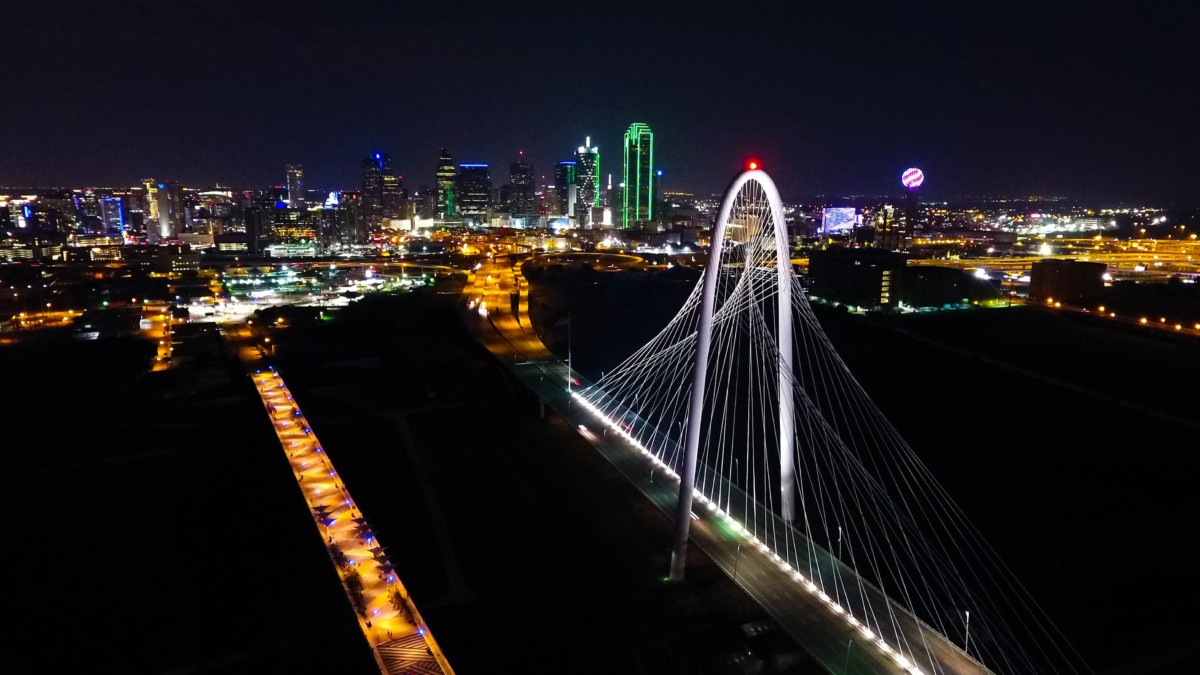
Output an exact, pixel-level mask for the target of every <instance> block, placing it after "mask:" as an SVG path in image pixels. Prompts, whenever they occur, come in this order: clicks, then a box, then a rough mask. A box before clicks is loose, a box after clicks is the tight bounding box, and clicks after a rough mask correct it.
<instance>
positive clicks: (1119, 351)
mask: <svg viewBox="0 0 1200 675" xmlns="http://www.w3.org/2000/svg"><path fill="white" fill-rule="evenodd" d="M687 290H688V284H687V283H686V282H677V283H674V284H669V283H668V284H660V285H657V286H654V287H653V288H641V287H639V288H624V289H623V288H619V287H618V288H613V287H605V286H596V287H593V288H591V289H586V288H585V289H578V288H577V289H570V288H568V287H559V288H555V289H546V288H541V289H539V292H538V293H537V294H536V297H535V303H534V304H535V307H534V313H535V318H539V319H540V320H542V321H547V320H549V321H550V322H551V323H549V324H548V325H553V324H552V322H553V321H556V320H557V318H556V316H557V315H558V313H560V312H562V311H564V310H565V308H567V307H569V306H571V305H574V307H575V310H574V313H573V326H574V337H575V339H574V341H573V342H574V344H573V348H574V357H575V363H576V366H577V367H579V368H581V369H582V370H583V371H584V372H586V373H589V374H593V375H594V374H597V371H599V370H602V369H606V368H611V367H612V366H613V365H615V363H616V362H617V361H618V360H619V359H620V358H621V357H623V356H624V355H625V354H627V353H629V351H632V349H633V348H635V347H637V346H638V345H640V344H641V343H642V342H644V341H645V340H646V339H648V338H649V337H650V336H651V335H653V333H654V332H656V331H657V330H658V328H659V327H660V326H661V324H662V323H664V322H665V321H666V320H667V319H668V318H669V317H670V315H671V314H672V313H673V312H674V310H675V308H677V307H678V303H679V302H680V301H681V300H682V297H683V296H684V295H686V292H687ZM453 303H454V297H453V295H446V296H436V295H428V296H424V297H401V298H380V299H369V301H364V304H362V305H359V306H358V307H357V311H355V312H351V313H348V314H345V315H342V316H339V317H338V318H337V320H335V321H332V322H328V323H327V324H326V325H323V326H308V327H298V328H295V329H287V330H284V331H280V332H279V333H278V335H277V338H278V340H279V341H280V343H281V348H280V359H279V361H280V368H281V370H282V371H283V373H284V376H285V377H286V378H287V381H288V383H289V385H290V386H291V387H292V388H293V389H294V390H295V391H296V392H297V398H298V400H299V402H300V404H301V405H302V406H303V408H304V411H305V413H306V414H307V416H308V417H309V419H310V420H311V421H312V423H313V425H314V426H315V428H316V430H317V431H318V433H320V435H321V438H322V441H323V443H324V444H325V446H326V447H327V449H328V451H329V453H330V456H331V458H333V460H334V462H336V463H337V465H338V467H339V469H340V470H341V472H342V473H343V475H344V476H345V478H346V480H347V483H348V485H349V487H350V489H351V491H352V492H353V493H354V494H355V497H356V499H357V500H358V501H359V502H360V504H361V505H362V507H363V510H364V512H365V513H366V515H367V516H368V518H370V519H371V521H372V525H373V527H374V529H375V530H376V531H377V532H378V534H379V536H380V538H381V540H382V541H383V543H384V544H385V545H386V546H387V547H388V549H389V551H390V553H391V555H392V557H393V559H394V560H395V561H397V563H398V564H399V566H400V572H401V575H402V577H403V578H404V580H405V582H406V584H407V585H408V586H409V588H410V590H411V591H412V592H413V595H414V597H415V598H416V600H417V602H418V603H419V605H420V606H421V608H422V612H423V613H424V614H425V616H426V618H427V619H428V621H429V622H430V624H431V626H432V627H433V629H434V631H435V633H436V634H437V636H438V638H439V640H440V641H441V642H442V643H443V646H444V647H445V650H446V652H447V653H448V654H449V655H450V657H451V659H452V662H453V663H454V664H455V666H456V667H457V668H458V669H459V671H460V672H462V673H471V672H647V673H650V672H712V673H724V672H727V673H740V672H747V673H750V672H811V670H812V668H811V665H810V664H806V663H805V662H804V661H803V660H802V658H801V657H800V656H799V654H798V651H797V649H796V648H795V647H794V646H792V645H790V644H789V643H788V641H787V640H786V639H784V638H783V637H782V636H780V635H779V633H778V631H776V630H773V628H772V625H771V624H770V622H769V621H765V617H764V616H763V614H762V612H761V611H760V610H759V609H758V608H757V607H756V606H755V605H754V604H753V603H751V602H750V601H749V600H748V599H747V598H746V597H745V596H744V595H743V594H741V593H740V592H739V591H738V590H737V589H736V588H734V587H732V586H731V584H729V582H728V581H727V580H726V579H724V578H723V577H722V576H720V575H719V574H718V573H717V572H716V571H715V570H713V569H712V568H711V567H709V566H707V565H705V564H704V560H703V559H702V558H699V557H697V558H695V559H694V563H695V566H694V568H693V569H692V570H690V572H689V575H690V578H689V582H688V584H687V586H686V587H684V588H679V587H673V586H670V585H667V584H664V583H663V582H662V580H661V577H662V575H663V572H664V570H665V568H666V561H667V550H666V549H667V542H668V540H669V536H668V529H667V523H666V519H665V518H664V517H662V515H661V514H659V513H658V512H656V511H653V510H652V509H651V508H650V507H648V506H647V505H646V504H644V503H642V501H641V500H640V499H639V498H638V496H637V495H636V494H634V493H633V491H632V490H631V489H630V488H629V487H628V486H627V485H625V484H624V482H623V480H622V479H620V478H618V477H616V476H615V475H614V474H613V473H612V471H611V470H610V469H609V468H608V467H607V465H606V464H604V462H603V460H601V459H600V458H599V457H598V456H597V455H596V454H595V453H594V452H593V451H592V450H591V449H590V446H588V445H587V444H586V443H584V442H583V441H582V440H581V439H580V438H579V437H578V435H577V434H575V432H574V431H573V430H571V429H567V428H564V426H563V425H562V424H561V423H560V422H558V421H556V420H555V419H554V418H553V417H550V418H547V419H545V420H543V419H541V418H540V417H539V416H538V414H537V407H536V405H535V404H534V402H532V401H530V400H529V397H528V395H527V394H525V393H524V392H523V391H521V390H520V388H519V387H517V386H516V385H515V384H513V382H512V381H511V380H510V379H509V378H507V377H506V376H505V375H504V373H503V371H502V370H501V369H500V368H499V366H497V365H496V364H495V363H494V362H492V361H491V360H490V358H489V357H488V356H487V355H486V354H485V353H483V352H482V351H481V350H480V349H479V348H478V347H477V346H476V345H474V343H473V341H472V340H471V339H470V338H469V336H468V335H467V334H466V333H465V332H464V331H463V329H462V327H461V324H460V323H459V320H458V317H457V315H456V314H455V313H454V310H453V308H452V305H453ZM821 315H822V319H823V322H824V324H825V325H826V327H827V330H828V331H829V333H830V335H831V337H832V339H833V340H834V342H835V344H836V345H837V347H838V349H839V351H840V353H841V354H842V355H843V357H844V358H845V359H846V361H847V363H848V364H849V365H850V367H851V368H852V369H853V370H854V372H855V373H856V374H857V375H858V377H859V379H860V380H861V381H862V383H863V384H864V386H865V387H866V388H867V390H868V391H870V392H871V393H872V395H873V397H874V398H875V400H876V401H877V402H878V403H879V404H880V405H881V406H882V407H883V409H884V410H885V412H886V413H887V414H888V415H889V417H890V418H891V419H892V420H893V421H894V422H895V423H896V425H897V426H898V427H899V428H900V430H901V432H902V433H903V434H904V436H905V438H907V439H908V440H909V442H910V443H911V444H912V445H913V446H914V448H916V449H917V451H918V452H919V453H920V454H921V456H922V457H923V458H924V459H925V461H926V462H927V463H928V464H929V465H930V467H931V468H932V469H933V471H934V472H935V474H936V475H938V476H939V477H940V478H941V480H942V482H943V483H944V484H945V485H947V486H948V488H949V489H950V491H951V492H952V493H953V494H954V496H955V497H956V498H957V499H958V500H959V502H960V503H961V504H962V505H963V507H964V508H965V509H966V510H967V512H968V513H969V514H970V515H971V517H972V518H973V520H974V521H975V522H976V523H977V525H978V526H979V527H980V528H981V529H982V530H983V531H984V532H985V533H986V535H987V536H988V538H989V539H990V540H991V541H992V542H993V544H994V545H995V546H996V547H997V549H998V550H999V551H1000V552H1001V554H1002V556H1003V557H1004V558H1005V560H1006V561H1007V562H1008V563H1009V564H1010V565H1011V566H1012V567H1013V568H1014V570H1015V571H1016V572H1017V574H1018V576H1020V578H1022V579H1023V580H1024V581H1025V582H1026V583H1027V585H1028V586H1029V588H1030V590H1031V592H1032V593H1033V594H1034V596H1035V597H1037V598H1038V599H1039V601H1041V603H1042V604H1043V606H1044V607H1045V609H1046V610H1047V612H1049V613H1050V615H1051V616H1052V617H1054V618H1055V620H1056V622H1057V623H1058V625H1059V627H1060V628H1061V629H1062V630H1063V631H1064V632H1065V633H1066V634H1067V635H1068V636H1069V637H1070V639H1071V641H1072V642H1073V643H1074V644H1075V645H1076V646H1077V647H1078V648H1079V649H1080V651H1082V652H1083V654H1084V656H1085V657H1086V658H1087V659H1088V660H1089V661H1090V662H1091V663H1092V665H1093V666H1094V667H1095V669H1096V670H1097V672H1101V673H1113V674H1117V673H1124V674H1134V673H1146V674H1162V673H1177V672H1178V673H1190V672H1196V671H1197V654H1198V653H1200V644H1197V641H1196V639H1195V638H1194V637H1193V636H1194V635H1196V634H1197V632H1198V629H1200V625H1198V624H1200V620H1197V619H1194V618H1189V617H1193V616H1194V614H1193V613H1192V612H1190V611H1188V608H1190V607H1194V606H1195V605H1196V601H1197V600H1200V592H1197V591H1196V590H1195V589H1194V588H1192V587H1191V585H1189V584H1188V583H1187V579H1188V578H1189V574H1190V572H1191V570H1193V569H1195V567H1196V564H1197V562H1200V560H1197V555H1196V554H1195V553H1194V552H1193V548H1194V547H1193V546H1192V545H1191V544H1192V540H1193V539H1194V536H1193V535H1192V529H1193V528H1192V527H1191V521H1192V520H1193V519H1194V516H1195V514H1196V511H1197V507H1196V505H1195V500H1194V496H1193V494H1194V486H1193V483H1194V481H1195V476H1196V475H1197V469H1198V468H1200V466H1198V464H1200V460H1197V459H1196V458H1195V451H1194V447H1195V445H1196V444H1195V439H1196V437H1197V429H1196V428H1195V420H1196V419H1197V415H1196V410H1197V404H1198V403H1200V398H1198V393H1197V392H1198V391H1200V390H1198V389H1197V388H1196V386H1195V383H1196V382H1198V381H1200V359H1198V358H1197V352H1196V347H1197V345H1196V344H1194V343H1193V342H1189V341H1186V340H1180V339H1178V338H1172V337H1170V336H1165V335H1162V334H1156V335H1150V334H1148V333H1138V332H1136V331H1135V330H1134V331H1122V330H1120V329H1114V328H1113V327H1111V326H1098V325H1096V324H1092V323H1089V322H1088V320H1087V319H1086V318H1083V317H1079V318H1072V317H1067V316H1063V315H1058V314H1054V313H1051V312H1048V311H1045V310H1040V309H1037V310H986V311H980V312H966V313H945V314H938V315H928V316H907V317H894V318H877V319H864V318H862V317H851V316H846V315H842V314H838V313H833V312H826V311H822V312H821ZM564 338H565V335H558V334H555V333H553V331H551V334H549V335H548V339H549V341H550V342H551V343H552V344H555V345H558V346H563V345H564V344H565V340H564ZM289 354H290V356H289ZM144 365H145V357H144V354H142V353H140V352H139V351H138V348H137V347H136V346H134V345H132V344H131V343H127V342H108V343H95V344H80V343H74V342H71V341H69V340H65V339H51V338H47V339H46V340H39V341H35V342H33V343H31V344H20V345H15V346H10V347H5V348H2V349H0V368H3V369H4V370H3V371H2V372H3V373H4V374H5V380H4V385H5V386H4V387H3V388H2V390H0V414H2V415H3V421H4V435H3V444H2V445H3V447H4V449H5V450H6V451H7V452H5V460H6V461H5V463H4V465H3V468H2V469H0V473H2V475H3V477H4V478H5V484H6V485H8V486H11V492H10V493H9V494H10V495H11V497H12V498H11V499H10V502H9V503H10V505H11V507H12V509H11V510H12V511H13V514H14V518H13V519H12V520H13V522H14V527H13V528H11V530H10V533H11V534H10V540H9V541H10V547H9V549H8V550H9V560H10V561H11V562H13V563H14V564H15V566H16V568H17V569H18V573H17V574H13V575H11V576H10V583H9V590H8V591H7V592H6V593H7V595H6V598H5V600H6V602H5V607H6V610H7V611H8V615H10V616H12V617H14V618H15V619H16V621H17V624H18V625H19V626H20V628H18V629H17V630H16V631H10V632H8V633H6V634H5V648H6V653H7V654H8V655H9V657H8V658H9V659H10V661H11V662H12V663H17V664H30V665H29V666H28V667H26V668H22V669H21V670H22V671H26V670H27V671H32V672H58V671H62V670H68V669H77V668H78V669H83V668H87V669H90V670H99V671H101V672H133V673H143V672H144V673H155V672H177V673H191V672H221V673H225V672H277V671H288V672H321V673H328V672H364V673H366V672H372V671H373V670H374V666H373V663H372V662H371V659H370V657H369V654H368V652H367V650H366V646H365V642H364V641H363V640H362V638H361V636H360V635H358V633H357V631H356V629H355V626H354V621H353V615H352V613H351V610H350V608H349V604H348V603H347V602H346V600H345V598H344V596H343V595H342V592H341V590H340V589H339V588H338V585H337V582H336V578H335V576H334V573H333V570H332V566H331V565H330V563H329V561H328V559H327V558H326V556H325V554H324V552H323V550H322V549H321V545H320V542H319V540H318V537H317V536H316V533H315V530H314V528H313V525H312V521H311V519H310V518H309V515H308V513H307V512H306V511H305V509H304V506H303V503H302V500H301V499H300V496H299V494H298V491H297V490H296V488H295V486H294V484H293V483H292V478H291V476H290V475H289V472H288V471H287V470H286V463H285V461H284V458H283V456H282V453H281V452H280V450H279V448H278V446H277V445H276V441H275V439H274V437H273V435H272V434H271V430H270V427H269V425H268V424H267V421H266V416H265V415H264V414H263V412H262V409H261V404H260V403H259V402H258V400H257V399H256V398H254V394H253V390H252V389H251V387H250V386H249V384H248V382H247V381H245V380H244V379H242V378H240V377H231V378H230V381H229V383H228V384H226V385H223V386H221V387H219V388H217V389H210V390H207V391H204V392H201V393H199V394H195V395H191V396H184V397H182V398H168V397H167V394H168V393H169V392H170V391H171V387H170V384H169V383H168V384H166V385H164V384H162V383H161V382H160V383H158V384H154V383H151V384H147V383H146V382H140V383H139V382H138V380H137V379H136V376H137V373H138V372H139V371H140V370H142V369H143V368H144ZM230 372H231V373H236V372H237V371H236V368H233V367H231V368H230ZM1189 421H1191V424H1190V425H1189Z"/></svg>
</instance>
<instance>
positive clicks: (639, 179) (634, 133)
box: [621, 122, 655, 228]
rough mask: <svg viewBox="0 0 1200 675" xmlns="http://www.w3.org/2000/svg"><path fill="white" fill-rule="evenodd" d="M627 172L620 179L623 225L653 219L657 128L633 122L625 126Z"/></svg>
mask: <svg viewBox="0 0 1200 675" xmlns="http://www.w3.org/2000/svg"><path fill="white" fill-rule="evenodd" d="M624 155H625V173H624V174H623V177H624V180H623V181H622V182H621V227H622V228H627V227H630V226H631V225H634V224H637V223H649V222H651V221H653V220H654V197H655V190H654V187H655V186H654V132H653V131H651V130H650V125H648V124H645V123H642V122H634V123H633V124H630V125H629V128H628V129H626V130H625V145H624Z"/></svg>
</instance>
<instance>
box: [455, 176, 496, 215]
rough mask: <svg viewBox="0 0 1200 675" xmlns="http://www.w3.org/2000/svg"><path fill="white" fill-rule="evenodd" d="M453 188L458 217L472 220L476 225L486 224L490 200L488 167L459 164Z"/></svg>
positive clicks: (490, 178)
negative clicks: (455, 194)
mask: <svg viewBox="0 0 1200 675" xmlns="http://www.w3.org/2000/svg"><path fill="white" fill-rule="evenodd" d="M455 188H456V193H457V194H458V213H459V215H461V216H462V217H463V218H464V219H467V218H470V219H473V220H474V221H475V224H476V225H484V224H486V223H487V218H488V204H489V202H491V198H492V176H491V174H490V173H489V171H488V165H487V164H459V165H458V178H457V179H456V180H455Z"/></svg>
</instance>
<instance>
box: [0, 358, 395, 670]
mask: <svg viewBox="0 0 1200 675" xmlns="http://www.w3.org/2000/svg"><path fill="white" fill-rule="evenodd" d="M149 353H150V354H153V348H151V349H150V351H149ZM145 354H146V353H145V351H144V350H143V346H142V345H141V344H140V343H139V342H138V341H136V340H132V339H131V340H112V341H99V342H92V343H79V342H75V341H73V340H71V339H70V338H69V337H66V336H54V335H46V336H39V337H38V338H36V339H33V340H29V341H27V342H26V343H25V344H19V345H14V346H8V347H4V348H0V371H2V372H3V373H4V380H3V386H2V387H0V419H2V420H3V436H2V439H3V440H2V441H0V447H2V448H3V449H4V453H3V456H4V463H3V465H2V466H0V475H2V477H3V482H4V485H5V488H6V497H7V499H6V504H7V506H8V512H9V528H8V536H7V538H6V541H7V545H6V547H5V551H6V555H5V558H6V560H7V562H8V569H9V570H10V571H9V575H8V578H7V582H6V585H5V586H6V589H5V592H4V602H3V606H4V615H5V623H6V624H7V625H9V626H10V627H11V628H10V629H8V630H6V631H4V632H3V639H2V643H3V645H4V650H3V651H4V654H5V657H4V658H5V662H6V663H7V664H8V665H9V672H43V673H57V672H72V671H74V672H105V673H109V672H111V673H199V672H211V673H234V672H237V673H250V672H370V670H371V669H372V668H373V666H374V664H373V661H372V659H371V657H370V654H369V652H368V651H367V650H366V649H365V642H364V641H363V638H362V637H361V635H360V634H358V632H357V626H356V625H355V622H354V615H353V612H352V611H351V609H350V605H349V603H348V602H347V601H346V598H345V595H344V594H343V593H342V591H341V589H340V588H339V587H338V585H337V583H336V580H335V579H336V577H335V576H334V572H333V567H332V565H331V564H330V562H329V560H328V557H327V556H326V555H325V552H324V550H323V547H322V546H321V542H320V539H319V537H318V536H317V535H316V533H315V528H314V526H313V524H312V520H311V518H310V517H309V515H308V513H307V509H305V507H304V503H303V500H302V499H301V498H300V494H299V491H298V490H297V489H296V486H295V483H294V482H293V479H292V477H291V475H290V472H289V471H288V470H287V464H286V461H285V459H284V457H283V455H282V452H281V451H280V449H279V447H278V445H277V441H276V440H275V438H274V437H273V435H272V433H271V429H270V426H269V425H268V424H266V423H265V419H266V416H265V413H263V410H262V404H261V403H260V402H259V400H258V398H257V396H256V395H255V393H254V390H253V388H252V387H251V386H250V384H249V381H248V380H243V379H241V378H236V379H231V380H230V382H229V384H228V385H226V386H223V387H220V388H218V389H216V390H211V391H209V392H208V393H206V394H204V395H202V396H196V397H191V398H186V399H166V398H164V397H163V396H164V390H163V389H162V388H161V387H159V386H157V385H152V384H150V383H148V382H146V381H141V382H139V381H138V380H137V377H138V375H139V373H140V372H142V371H144V369H145V365H146V359H145ZM227 365H228V364H227ZM331 580H332V581H331Z"/></svg>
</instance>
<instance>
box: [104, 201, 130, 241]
mask: <svg viewBox="0 0 1200 675" xmlns="http://www.w3.org/2000/svg"><path fill="white" fill-rule="evenodd" d="M100 221H101V222H103V223H104V234H106V235H108V236H110V237H111V236H121V235H122V234H124V233H125V229H126V227H125V205H124V203H123V201H122V200H121V198H120V197H104V198H102V199H101V200H100Z"/></svg>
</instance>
